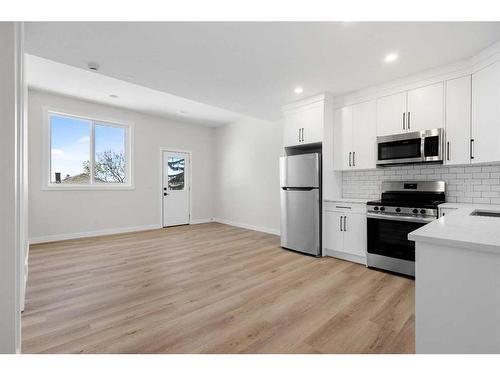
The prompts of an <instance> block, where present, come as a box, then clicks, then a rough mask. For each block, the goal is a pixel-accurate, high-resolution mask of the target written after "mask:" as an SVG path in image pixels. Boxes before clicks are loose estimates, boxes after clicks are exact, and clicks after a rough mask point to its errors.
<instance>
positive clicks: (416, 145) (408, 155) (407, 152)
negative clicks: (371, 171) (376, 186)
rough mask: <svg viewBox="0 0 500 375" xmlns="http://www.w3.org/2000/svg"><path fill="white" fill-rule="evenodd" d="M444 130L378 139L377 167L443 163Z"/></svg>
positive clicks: (423, 131)
mask: <svg viewBox="0 0 500 375" xmlns="http://www.w3.org/2000/svg"><path fill="white" fill-rule="evenodd" d="M443 142H444V140H443V129H431V130H421V131H416V132H411V133H402V134H394V135H386V136H381V137H377V165H380V166H387V165H391V164H411V163H429V162H430V163H442V162H443Z"/></svg>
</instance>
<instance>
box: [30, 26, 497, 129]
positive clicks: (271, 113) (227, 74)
mask: <svg viewBox="0 0 500 375" xmlns="http://www.w3.org/2000/svg"><path fill="white" fill-rule="evenodd" d="M498 39H500V23H499V22H480V23H474V22H453V23H449V22H436V23H428V22H420V23H416V22H404V23H403V22H402V23H394V22H393V23H391V22H314V23H304V22H302V23H300V22H282V23H280V22H270V23H263V22H249V23H238V22H227V23H221V22H161V23H144V22H136V23H129V22H119V23H113V22H103V23H81V22H78V23H56V22H34V23H27V25H26V50H27V52H28V53H30V54H33V55H37V56H41V57H44V58H47V59H51V60H55V61H59V62H62V63H65V64H69V65H72V66H75V67H79V68H86V66H87V63H88V62H89V61H95V62H98V63H99V64H100V66H101V69H100V71H99V73H102V74H103V75H106V76H109V77H114V78H117V79H120V80H125V81H128V82H131V83H134V84H137V85H141V86H145V87H149V88H152V89H155V90H159V91H162V92H165V93H170V94H173V95H178V96H181V97H184V98H187V99H191V100H194V101H198V102H200V103H205V104H209V105H212V106H216V107H220V108H224V109H227V110H230V111H233V112H238V113H242V114H247V115H252V116H255V117H260V118H263V119H269V120H274V119H277V118H279V115H280V107H281V106H282V105H283V104H286V103H288V102H291V101H294V100H297V99H298V98H300V97H306V96H310V95H314V94H317V93H320V92H324V91H330V92H332V93H333V94H334V95H340V94H345V93H348V92H352V91H355V90H358V89H361V88H364V87H368V86H372V85H376V84H380V83H383V82H386V81H390V80H393V79H398V78H401V77H404V76H406V75H410V74H413V73H417V72H420V71H423V70H426V69H430V68H434V67H437V66H440V65H444V64H447V63H451V62H454V61H457V60H461V59H463V58H466V57H470V56H472V55H474V54H475V53H477V52H479V51H480V50H481V49H483V48H485V47H487V46H489V45H491V44H492V43H494V42H495V41H497V40H498ZM392 51H397V52H398V53H399V55H400V58H399V60H398V61H397V62H395V63H393V64H390V65H388V64H385V63H384V62H383V57H384V55H385V54H386V53H388V52H392ZM83 84H85V82H83ZM297 85H300V86H302V87H303V88H304V92H303V93H302V94H301V95H300V96H298V95H296V94H294V92H293V89H294V87H295V86H297Z"/></svg>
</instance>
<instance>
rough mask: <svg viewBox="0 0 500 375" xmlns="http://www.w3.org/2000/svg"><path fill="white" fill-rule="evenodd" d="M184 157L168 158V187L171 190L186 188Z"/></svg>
mask: <svg viewBox="0 0 500 375" xmlns="http://www.w3.org/2000/svg"><path fill="white" fill-rule="evenodd" d="M184 164H185V159H184V158H178V157H172V156H169V158H168V188H169V189H170V190H184Z"/></svg>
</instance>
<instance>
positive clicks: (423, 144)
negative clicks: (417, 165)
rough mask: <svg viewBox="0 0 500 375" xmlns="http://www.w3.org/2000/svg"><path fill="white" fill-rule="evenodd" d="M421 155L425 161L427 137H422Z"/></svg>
mask: <svg viewBox="0 0 500 375" xmlns="http://www.w3.org/2000/svg"><path fill="white" fill-rule="evenodd" d="M420 157H421V159H422V161H425V137H422V141H421V142H420Z"/></svg>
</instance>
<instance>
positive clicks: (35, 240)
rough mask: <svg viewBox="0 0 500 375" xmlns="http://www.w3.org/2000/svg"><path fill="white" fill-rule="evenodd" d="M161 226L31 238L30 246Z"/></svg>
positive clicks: (154, 226) (154, 225)
mask: <svg viewBox="0 0 500 375" xmlns="http://www.w3.org/2000/svg"><path fill="white" fill-rule="evenodd" d="M160 228H161V226H160V225H159V224H151V225H141V226H137V227H125V228H111V229H103V230H94V231H90V232H79V233H67V234H53V235H48V236H40V237H31V238H30V244H32V245H33V244H37V243H44V242H53V241H63V240H74V239H77V238H86V237H97V236H106V235H109V234H120V233H128V232H142V231H145V230H152V229H160Z"/></svg>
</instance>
